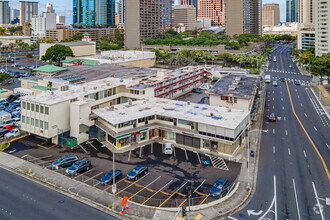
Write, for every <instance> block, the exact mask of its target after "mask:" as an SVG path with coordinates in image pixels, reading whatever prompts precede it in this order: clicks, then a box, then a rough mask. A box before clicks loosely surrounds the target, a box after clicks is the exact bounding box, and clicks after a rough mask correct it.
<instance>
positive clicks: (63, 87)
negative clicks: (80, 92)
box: [61, 85, 69, 92]
mask: <svg viewBox="0 0 330 220" xmlns="http://www.w3.org/2000/svg"><path fill="white" fill-rule="evenodd" d="M68 90H69V86H67V85H66V86H61V91H62V92H63V91H68Z"/></svg>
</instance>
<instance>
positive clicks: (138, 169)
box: [127, 166, 148, 181]
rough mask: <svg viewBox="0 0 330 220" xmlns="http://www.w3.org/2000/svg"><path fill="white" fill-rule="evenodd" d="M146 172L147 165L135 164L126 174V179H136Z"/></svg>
mask: <svg viewBox="0 0 330 220" xmlns="http://www.w3.org/2000/svg"><path fill="white" fill-rule="evenodd" d="M147 173H148V167H141V166H136V167H134V169H133V170H131V171H130V172H129V173H128V174H127V179H128V180H130V181H133V180H137V179H138V178H140V177H141V176H143V175H146V174H147Z"/></svg>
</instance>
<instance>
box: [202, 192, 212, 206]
mask: <svg viewBox="0 0 330 220" xmlns="http://www.w3.org/2000/svg"><path fill="white" fill-rule="evenodd" d="M209 195H210V194H209ZM209 195H207V196H206V197H205V199H203V201H202V202H201V203H200V204H199V205H202V204H203V203H204V202H205V200H206V199H207V198H208V197H209Z"/></svg>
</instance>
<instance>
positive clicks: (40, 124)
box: [22, 115, 48, 130]
mask: <svg viewBox="0 0 330 220" xmlns="http://www.w3.org/2000/svg"><path fill="white" fill-rule="evenodd" d="M22 122H23V123H25V124H27V125H31V126H34V127H37V128H41V129H45V130H48V122H46V121H45V122H44V121H42V120H38V119H34V118H30V117H25V116H24V115H22ZM44 125H45V126H44Z"/></svg>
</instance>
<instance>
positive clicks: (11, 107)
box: [5, 103, 21, 113]
mask: <svg viewBox="0 0 330 220" xmlns="http://www.w3.org/2000/svg"><path fill="white" fill-rule="evenodd" d="M18 107H21V104H20V103H11V104H9V105H8V106H7V107H6V109H5V111H6V112H8V113H12V112H14V111H15V110H16V109H17V108H18Z"/></svg>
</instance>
